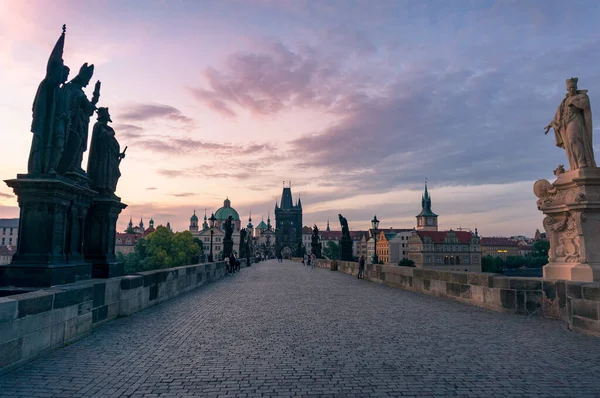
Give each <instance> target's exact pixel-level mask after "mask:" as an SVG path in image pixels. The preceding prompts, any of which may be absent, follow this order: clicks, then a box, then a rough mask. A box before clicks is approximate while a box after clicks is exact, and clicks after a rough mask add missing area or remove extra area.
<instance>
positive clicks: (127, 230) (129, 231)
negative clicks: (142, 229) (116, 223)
mask: <svg viewBox="0 0 600 398" xmlns="http://www.w3.org/2000/svg"><path fill="white" fill-rule="evenodd" d="M125 233H126V234H135V231H134V230H133V227H131V228H127V229H126V230H125Z"/></svg>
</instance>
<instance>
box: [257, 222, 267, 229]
mask: <svg viewBox="0 0 600 398" xmlns="http://www.w3.org/2000/svg"><path fill="white" fill-rule="evenodd" d="M256 229H267V224H265V222H264V221H261V222H260V224H258V225H257V226H256Z"/></svg>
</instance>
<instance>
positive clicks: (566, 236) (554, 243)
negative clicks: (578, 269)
mask: <svg viewBox="0 0 600 398" xmlns="http://www.w3.org/2000/svg"><path fill="white" fill-rule="evenodd" d="M544 229H545V230H546V233H547V235H548V239H549V240H550V251H549V253H548V261H549V262H566V263H579V262H580V258H579V257H580V246H581V244H580V241H579V239H580V236H579V228H578V227H577V221H576V220H575V218H574V217H573V215H572V214H571V213H570V212H565V213H562V214H558V215H554V216H547V217H546V218H545V219H544Z"/></svg>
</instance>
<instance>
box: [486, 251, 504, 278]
mask: <svg viewBox="0 0 600 398" xmlns="http://www.w3.org/2000/svg"><path fill="white" fill-rule="evenodd" d="M497 258H498V259H500V257H497ZM500 261H501V262H502V259H500ZM481 270H482V271H483V272H494V273H497V274H499V273H502V268H501V265H500V266H499V265H498V264H497V263H496V259H495V258H494V257H492V256H490V255H489V254H488V255H487V256H483V257H482V258H481Z"/></svg>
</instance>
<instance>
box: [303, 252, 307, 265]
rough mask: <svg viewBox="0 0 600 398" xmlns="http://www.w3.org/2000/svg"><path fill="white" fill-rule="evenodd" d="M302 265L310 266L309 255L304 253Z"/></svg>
mask: <svg viewBox="0 0 600 398" xmlns="http://www.w3.org/2000/svg"><path fill="white" fill-rule="evenodd" d="M302 265H308V254H306V253H304V257H302Z"/></svg>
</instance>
